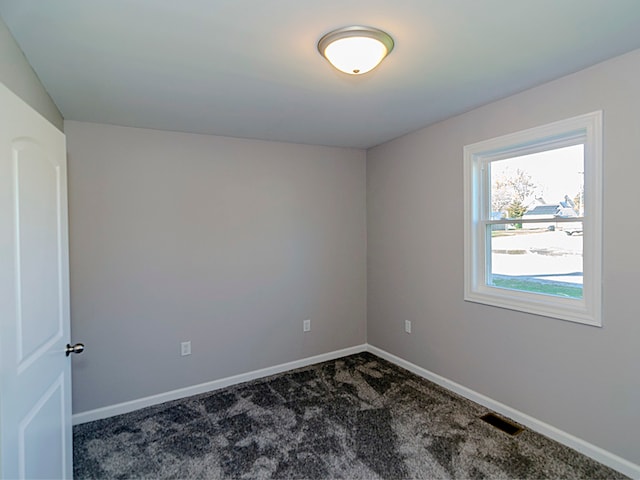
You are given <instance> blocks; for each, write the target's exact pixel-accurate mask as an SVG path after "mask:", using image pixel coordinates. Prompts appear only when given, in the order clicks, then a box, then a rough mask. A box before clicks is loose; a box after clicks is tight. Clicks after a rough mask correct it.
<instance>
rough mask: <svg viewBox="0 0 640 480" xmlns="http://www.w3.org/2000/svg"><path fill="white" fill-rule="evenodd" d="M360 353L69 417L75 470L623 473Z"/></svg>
mask: <svg viewBox="0 0 640 480" xmlns="http://www.w3.org/2000/svg"><path fill="white" fill-rule="evenodd" d="M487 412H488V410H487V409H486V408H484V407H482V406H480V405H477V404H474V403H472V402H470V401H468V400H466V399H463V398H460V397H458V396H456V395H455V394H453V393H451V392H449V391H447V390H444V389H442V388H440V387H438V386H436V385H434V384H432V383H430V382H428V381H426V380H424V379H421V378H420V377H417V376H415V375H413V374H411V373H409V372H407V371H406V370H403V369H401V368H399V367H397V366H395V365H393V364H391V363H388V362H386V361H385V360H382V359H380V358H378V357H376V356H374V355H371V354H369V353H361V354H358V355H352V356H349V357H345V358H341V359H338V360H334V361H330V362H325V363H321V364H318V365H313V366H310V367H306V368H302V369H299V370H295V371H292V372H287V373H284V374H280V375H275V376H272V377H268V378H265V379H260V380H256V381H253V382H249V383H245V384H241V385H236V386H234V387H230V388H226V389H223V390H218V391H215V392H212V393H208V394H203V395H198V396H195V397H191V398H188V399H184V400H179V401H175V402H169V403H165V404H162V405H158V406H155V407H149V408H146V409H143V410H138V411H136V412H133V413H129V414H126V415H121V416H118V417H113V418H109V419H105V420H98V421H96V422H91V423H86V424H83V425H79V426H76V427H74V453H73V457H74V477H75V478H76V479H85V478H87V479H88V478H97V479H108V478H185V479H186V478H189V479H190V478H201V479H217V478H234V479H236V478H247V479H254V478H255V479H259V478H295V479H332V478H343V479H377V478H384V479H418V478H427V479H435V478H438V479H439V478H464V479H468V478H473V479H483V478H510V479H511V478H535V479H540V478H554V479H555V478H563V479H569V478H584V479H596V478H606V479H614V478H626V477H624V476H623V475H621V474H619V473H618V472H615V471H614V470H611V469H609V468H607V467H605V466H603V465H600V464H599V463H597V462H595V461H593V460H591V459H589V458H587V457H585V456H583V455H581V454H579V453H577V452H575V451H573V450H571V449H569V448H567V447H564V446H562V445H560V444H558V443H556V442H553V441H552V440H549V439H547V438H546V437H543V436H541V435H538V434H536V433H533V432H531V431H529V430H526V429H525V430H524V431H523V432H522V433H520V434H518V435H516V436H509V435H508V434H506V433H504V432H502V431H500V430H498V429H496V428H495V427H493V426H491V425H489V424H487V423H485V422H484V421H482V420H480V418H479V417H480V416H481V415H483V414H485V413H487Z"/></svg>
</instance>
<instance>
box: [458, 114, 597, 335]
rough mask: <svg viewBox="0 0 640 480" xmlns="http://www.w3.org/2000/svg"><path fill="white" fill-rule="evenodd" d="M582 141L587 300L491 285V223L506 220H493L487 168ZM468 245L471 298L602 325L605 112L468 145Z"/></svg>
mask: <svg viewBox="0 0 640 480" xmlns="http://www.w3.org/2000/svg"><path fill="white" fill-rule="evenodd" d="M580 143H584V196H585V198H586V199H587V200H586V202H587V210H586V212H585V214H584V218H583V220H582V221H583V232H584V233H583V235H584V237H583V296H582V299H571V298H563V297H559V296H554V295H547V294H540V293H529V292H524V291H520V290H509V289H505V288H499V287H494V286H492V285H489V284H487V278H488V272H489V271H490V261H491V250H490V249H491V245H490V238H487V231H488V226H489V225H491V224H492V223H500V221H492V220H491V200H490V199H491V197H490V195H491V191H490V189H491V185H490V182H491V179H490V172H489V171H490V169H489V168H487V167H488V166H489V165H490V163H491V162H492V161H496V160H504V159H508V158H513V157H517V156H521V155H527V154H531V153H538V152H542V151H546V150H552V149H556V148H562V147H565V146H570V145H576V144H580ZM572 220H573V221H575V220H576V219H572ZM547 221H548V220H547ZM518 222H520V219H519V220H518ZM503 223H504V221H503ZM511 223H513V222H511ZM464 250H465V251H464V258H465V262H464V299H465V300H466V301H469V302H476V303H482V304H486V305H493V306H496V307H502V308H507V309H511V310H517V311H521V312H527V313H533V314H537V315H543V316H545V317H551V318H558V319H561V320H569V321H572V322H578V323H583V324H587V325H593V326H597V327H601V326H602V312H601V311H602V300H601V299H602V111H596V112H592V113H588V114H585V115H580V116H577V117H573V118H570V119H567V120H561V121H559V122H554V123H550V124H548V125H543V126H540V127H535V128H531V129H528V130H524V131H521V132H516V133H512V134H509V135H504V136H501V137H497V138H493V139H490V140H485V141H482V142H478V143H474V144H471V145H466V146H465V147H464Z"/></svg>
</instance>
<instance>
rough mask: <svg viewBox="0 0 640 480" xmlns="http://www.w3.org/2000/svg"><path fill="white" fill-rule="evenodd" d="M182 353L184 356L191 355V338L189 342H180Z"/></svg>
mask: <svg viewBox="0 0 640 480" xmlns="http://www.w3.org/2000/svg"><path fill="white" fill-rule="evenodd" d="M180 355H182V356H183V357H184V356H185V355H191V340H189V341H188V342H182V343H181V344H180Z"/></svg>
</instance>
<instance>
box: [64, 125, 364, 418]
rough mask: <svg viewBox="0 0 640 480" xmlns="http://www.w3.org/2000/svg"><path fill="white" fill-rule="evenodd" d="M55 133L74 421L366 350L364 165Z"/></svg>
mask: <svg viewBox="0 0 640 480" xmlns="http://www.w3.org/2000/svg"><path fill="white" fill-rule="evenodd" d="M65 131H66V134H67V144H68V156H69V217H70V245H71V315H72V322H71V323H72V325H71V330H72V337H73V341H82V342H85V343H86V345H87V350H86V352H85V353H84V354H83V355H80V356H77V357H75V358H74V369H73V408H74V412H75V413H79V412H83V411H88V410H92V409H95V408H98V407H102V406H107V405H113V404H116V403H119V402H124V401H128V400H133V399H138V398H141V397H144V396H148V395H153V394H157V393H163V392H167V391H169V390H172V389H177V388H181V387H186V386H191V385H196V384H199V383H202V382H207V381H211V380H215V379H219V378H224V377H228V376H231V375H235V374H239V373H243V372H248V371H252V370H256V369H260V368H264V367H269V366H273V365H278V364H281V363H284V362H289V361H293V360H297V359H301V358H305V357H309V356H313V355H317V354H322V353H326V352H329V351H333V350H337V349H342V348H346V347H350V346H354V345H359V344H363V343H364V342H365V341H366V250H365V245H366V211H365V201H366V196H365V192H366V173H365V151H364V150H355V149H340V148H329V147H314V146H305V145H294V144H284V143H273V142H264V141H253V140H241V139H234V138H224V137H213V136H205V135H191V134H183V133H172V132H161V131H155V130H144V129H134V128H126V127H114V126H107V125H97V124H90V123H79V122H65ZM308 318H309V319H311V321H312V329H311V332H309V333H304V334H303V332H302V321H303V320H304V319H308ZM185 340H191V341H192V349H193V354H192V355H191V356H188V357H181V356H180V342H181V341H185Z"/></svg>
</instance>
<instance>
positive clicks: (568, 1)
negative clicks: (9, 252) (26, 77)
mask: <svg viewBox="0 0 640 480" xmlns="http://www.w3.org/2000/svg"><path fill="white" fill-rule="evenodd" d="M0 15H1V16H2V18H3V19H4V21H5V23H6V24H7V25H8V27H9V29H10V30H11V32H12V33H13V36H14V37H15V38H16V40H17V42H18V44H19V45H20V46H21V48H22V49H23V51H24V53H25V55H26V57H27V59H28V60H29V62H30V63H31V65H32V66H33V68H34V69H35V71H36V73H37V74H38V75H39V77H40V79H41V81H42V83H43V84H44V86H45V88H46V89H47V91H48V92H49V94H50V95H51V97H52V98H53V100H54V101H55V103H56V105H57V106H58V108H59V109H60V111H61V112H62V114H63V116H64V118H65V119H67V120H79V121H88V122H99V123H110V124H117V125H126V126H135V127H147V128H156V129H163V130H175V131H184V132H194V133H207V134H216V135H228V136H234V137H245V138H258V139H267V140H279V141H287V142H296V143H309V144H319V145H335V146H350V147H371V146H374V145H377V144H379V143H382V142H384V141H387V140H390V139H392V138H395V137H398V136H400V135H402V134H405V133H408V132H411V131H414V130H417V129H419V128H421V127H424V126H426V125H429V124H431V123H434V122H437V121H439V120H442V119H444V118H447V117H450V116H453V115H456V114H458V113H461V112H464V111H467V110H469V109H471V108H474V107H476V106H479V105H482V104H485V103H488V102H491V101H493V100H496V99H498V98H502V97H506V96H508V95H510V94H513V93H515V92H518V91H522V90H524V89H527V88H529V87H532V86H534V85H538V84H540V83H543V82H545V81H548V80H551V79H554V78H557V77H560V76H562V75H565V74H568V73H571V72H574V71H577V70H580V69H582V68H584V67H587V66H589V65H592V64H595V63H597V62H600V61H602V60H605V59H607V58H610V57H613V56H616V55H619V54H622V53H625V52H628V51H630V50H633V49H636V48H640V27H639V25H640V0H395V1H389V0H324V1H322V2H320V1H311V0H90V1H89V0H48V1H43V0H0ZM350 24H363V25H371V26H375V27H377V28H381V29H383V30H386V31H387V32H388V33H390V34H391V35H392V36H393V37H394V39H395V42H396V46H395V49H394V51H393V52H392V53H391V55H390V56H389V57H388V58H387V59H386V60H384V61H383V62H382V64H381V65H380V66H379V67H378V68H377V69H376V70H374V71H373V72H371V73H368V74H366V75H362V76H357V77H354V76H347V75H345V74H342V73H339V72H337V71H335V70H333V68H332V67H331V66H330V65H329V64H328V62H326V60H324V59H323V58H322V57H321V56H320V54H319V53H318V51H317V49H316V43H317V41H318V40H319V39H320V37H321V36H322V35H323V34H325V33H327V32H328V31H330V30H333V29H335V28H338V27H342V26H345V25H350Z"/></svg>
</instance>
